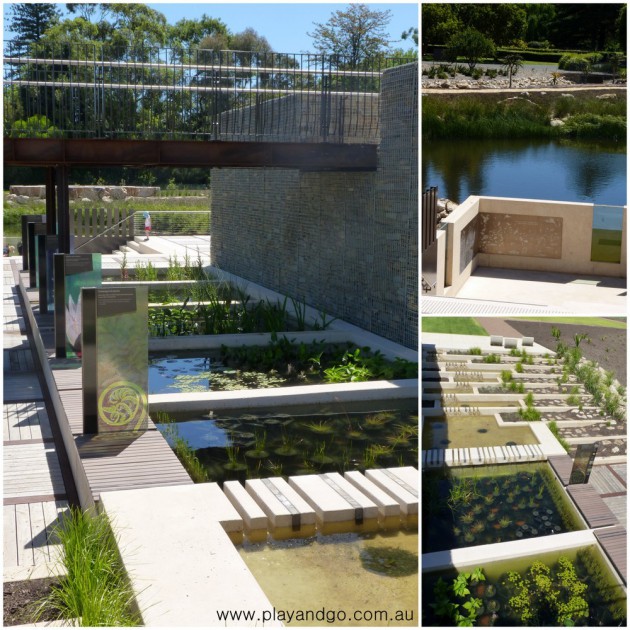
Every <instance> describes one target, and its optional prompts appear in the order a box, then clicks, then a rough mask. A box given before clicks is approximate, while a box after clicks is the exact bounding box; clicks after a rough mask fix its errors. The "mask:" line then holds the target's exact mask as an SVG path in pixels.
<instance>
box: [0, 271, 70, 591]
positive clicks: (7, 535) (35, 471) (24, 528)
mask: <svg viewBox="0 0 630 630" xmlns="http://www.w3.org/2000/svg"><path fill="white" fill-rule="evenodd" d="M7 269H8V264H7V262H4V265H3V278H4V282H5V284H4V285H3V315H4V318H3V324H4V329H3V333H4V335H3V346H4V348H3V357H4V367H3V381H4V395H3V396H4V399H3V409H2V411H3V414H2V419H3V424H2V441H3V449H2V459H3V489H4V492H3V578H4V580H5V581H12V580H22V579H27V578H41V577H50V576H51V575H55V574H58V573H59V572H60V571H61V568H60V566H59V565H58V563H57V556H58V551H59V545H58V544H57V543H56V542H55V539H54V535H53V530H54V528H55V527H56V526H57V525H58V524H59V518H60V516H61V515H62V514H64V513H65V512H66V511H67V510H68V506H69V502H68V497H67V494H66V487H65V484H64V479H63V474H62V469H61V466H60V463H59V459H58V457H57V454H56V451H55V444H54V440H53V432H52V428H51V424H50V418H49V417H48V412H47V410H46V405H45V403H44V400H43V393H42V390H41V387H40V384H39V378H38V376H37V374H36V372H35V361H34V359H33V353H32V349H31V346H30V342H29V339H28V338H27V337H26V335H25V330H26V326H25V324H24V320H23V313H22V309H21V307H20V305H19V299H18V297H17V295H16V292H15V285H14V280H13V274H12V273H9V272H8V271H7Z"/></svg>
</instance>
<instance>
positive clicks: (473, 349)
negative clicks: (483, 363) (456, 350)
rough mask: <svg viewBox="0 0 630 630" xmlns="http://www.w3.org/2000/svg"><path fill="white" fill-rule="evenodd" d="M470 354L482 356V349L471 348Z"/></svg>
mask: <svg viewBox="0 0 630 630" xmlns="http://www.w3.org/2000/svg"><path fill="white" fill-rule="evenodd" d="M468 354H475V355H480V354H481V348H476V347H475V348H470V350H468Z"/></svg>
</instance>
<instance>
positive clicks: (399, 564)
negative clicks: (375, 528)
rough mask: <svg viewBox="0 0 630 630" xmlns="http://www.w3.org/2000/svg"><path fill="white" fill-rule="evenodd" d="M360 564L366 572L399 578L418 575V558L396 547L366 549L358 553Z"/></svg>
mask: <svg viewBox="0 0 630 630" xmlns="http://www.w3.org/2000/svg"><path fill="white" fill-rule="evenodd" d="M360 558H361V564H362V565H363V568H364V569H366V570H367V571H372V572H373V573H378V574H380V575H386V576H387V577H401V576H404V575H414V574H416V573H418V556H417V555H416V554H414V553H411V552H410V551H405V550H404V549H398V548H396V547H368V548H366V549H364V550H363V551H361V553H360Z"/></svg>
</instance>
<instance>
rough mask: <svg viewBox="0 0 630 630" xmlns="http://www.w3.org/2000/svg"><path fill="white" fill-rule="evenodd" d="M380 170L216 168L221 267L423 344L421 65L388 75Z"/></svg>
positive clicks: (215, 227)
mask: <svg viewBox="0 0 630 630" xmlns="http://www.w3.org/2000/svg"><path fill="white" fill-rule="evenodd" d="M380 135H381V140H380V144H379V149H378V156H379V157H378V168H377V171H376V172H375V173H359V172H357V173H350V172H338V173H331V172H318V173H316V172H301V171H299V170H296V169H243V168H239V169H213V171H212V228H211V232H212V261H213V264H214V265H216V266H217V267H219V268H221V269H224V270H226V271H229V272H231V273H234V274H237V275H239V276H242V277H244V278H247V279H248V280H251V281H252V282H256V283H258V284H261V285H263V286H266V287H268V288H270V289H273V290H275V291H279V292H281V293H284V294H287V295H290V296H291V297H294V298H296V299H299V300H304V301H305V302H306V303H307V304H309V305H311V306H313V307H315V308H318V309H320V310H323V311H325V312H326V313H327V314H329V315H333V316H336V317H340V318H342V319H344V320H346V321H349V322H351V323H353V324H356V325H357V326H361V327H362V328H366V329H367V330H370V331H372V332H374V333H376V334H378V335H382V336H383V337H386V338H388V339H392V340H394V341H397V342H399V343H401V344H403V345H405V346H407V347H410V348H417V347H418V144H417V140H418V66H417V64H409V65H405V66H400V67H397V68H393V69H391V70H388V71H386V72H385V73H384V76H383V80H382V92H381V98H380Z"/></svg>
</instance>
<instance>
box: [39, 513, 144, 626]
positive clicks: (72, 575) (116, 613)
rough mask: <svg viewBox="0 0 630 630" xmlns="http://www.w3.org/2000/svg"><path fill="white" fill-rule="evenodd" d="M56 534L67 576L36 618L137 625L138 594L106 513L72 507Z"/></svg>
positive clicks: (53, 590) (138, 623)
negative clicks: (127, 571) (136, 599)
mask: <svg viewBox="0 0 630 630" xmlns="http://www.w3.org/2000/svg"><path fill="white" fill-rule="evenodd" d="M55 535H56V537H57V538H58V540H59V541H60V543H61V545H62V562H63V565H64V566H65V568H66V570H67V575H65V576H63V577H61V578H60V579H59V584H58V585H54V586H53V587H52V590H51V593H50V594H49V595H48V596H47V597H46V598H45V599H43V600H42V601H41V603H40V605H39V609H38V613H37V616H38V618H41V616H42V615H43V614H44V613H46V614H47V615H48V614H50V615H53V616H55V617H56V618H57V619H78V620H79V623H80V625H81V626H89V627H94V626H110V627H111V626H139V625H141V623H142V620H141V618H140V616H139V615H138V614H137V613H136V612H134V605H135V604H134V595H133V590H132V588H131V585H130V584H129V580H128V578H127V575H126V573H125V568H124V566H123V563H122V560H121V559H120V555H119V553H118V546H117V543H116V537H115V535H114V532H113V531H112V528H111V526H110V523H109V520H108V518H107V515H106V514H104V513H102V514H98V515H95V514H93V513H91V512H83V511H81V510H80V509H76V508H71V509H70V512H69V514H68V515H67V516H66V517H65V518H63V520H62V522H61V525H60V526H59V527H58V528H57V529H56V531H55Z"/></svg>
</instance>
